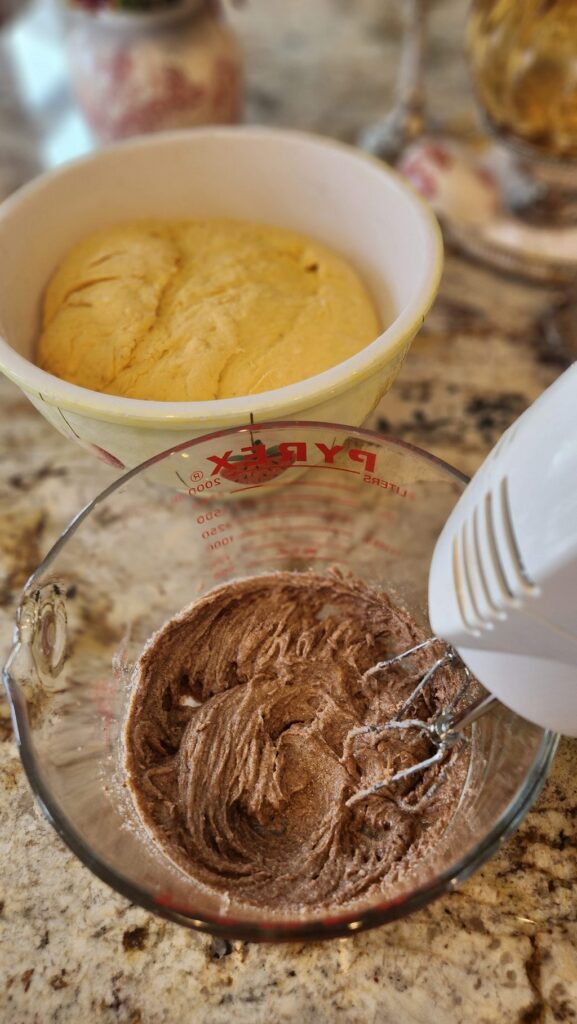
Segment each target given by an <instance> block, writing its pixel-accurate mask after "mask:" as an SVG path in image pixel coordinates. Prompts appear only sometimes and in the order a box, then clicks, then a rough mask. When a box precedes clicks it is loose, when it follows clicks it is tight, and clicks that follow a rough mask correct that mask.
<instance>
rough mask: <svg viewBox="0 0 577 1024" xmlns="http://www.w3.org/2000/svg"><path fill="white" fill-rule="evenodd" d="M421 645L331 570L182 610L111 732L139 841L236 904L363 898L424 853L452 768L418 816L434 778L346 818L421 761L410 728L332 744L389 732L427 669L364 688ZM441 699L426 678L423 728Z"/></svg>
mask: <svg viewBox="0 0 577 1024" xmlns="http://www.w3.org/2000/svg"><path fill="white" fill-rule="evenodd" d="M422 639H424V634H423V633H422V631H421V630H420V629H419V628H418V627H417V626H416V625H415V623H414V622H413V621H412V620H411V618H410V617H409V616H408V615H407V614H406V613H405V612H404V611H401V610H400V609H399V608H397V607H395V606H394V605H392V604H391V602H390V601H389V599H388V598H387V596H386V595H385V594H384V593H382V592H381V591H379V590H376V589H371V588H370V587H368V586H367V585H366V584H364V583H362V582H361V581H360V580H358V579H355V578H354V577H343V576H341V575H340V574H339V573H337V572H332V573H328V574H327V575H326V576H321V575H316V574H314V573H312V572H310V573H289V572H283V573H278V574H272V575H267V576H258V577H251V578H248V579H242V580H238V581H236V582H234V583H229V584H226V585H225V586H222V587H220V588H218V589H216V590H213V591H212V592H211V593H209V594H207V595H206V596H205V597H204V598H202V600H200V601H198V602H197V603H196V604H194V605H193V606H192V607H190V608H188V609H187V610H185V611H183V612H181V613H180V614H179V615H177V616H176V617H175V618H173V619H172V620H171V621H170V622H168V623H167V625H166V626H164V628H163V629H161V630H160V632H158V633H157V634H156V635H155V636H154V637H153V639H152V641H151V642H150V643H149V645H148V646H147V647H146V649H145V651H144V653H143V655H142V657H141V659H140V662H139V665H138V671H137V678H136V684H135V691H134V695H133V698H132V703H131V707H130V711H129V716H128V720H127V725H126V734H125V739H126V767H127V771H128V777H129V782H130V786H131V789H132V794H133V798H134V800H135V802H136V805H137V807H138V810H139V812H140V815H141V817H142V819H143V821H144V823H145V825H146V828H147V829H148V831H149V832H150V833H151V835H152V836H153V838H154V839H155V840H156V841H158V842H159V843H160V844H161V846H162V848H163V849H164V851H165V852H166V854H167V855H168V856H169V857H170V858H171V860H172V861H174V862H175V863H176V864H177V865H179V867H180V868H182V869H183V870H184V871H185V872H187V873H188V874H189V875H191V876H192V877H193V878H194V879H196V880H197V881H198V882H200V883H202V884H203V885H205V886H207V887H209V888H210V889H212V890H213V891H216V892H217V893H219V894H221V895H222V896H225V897H229V898H230V899H232V900H234V902H235V903H244V904H250V905H252V906H257V907H261V908H263V909H266V910H268V911H271V912H274V911H275V910H276V911H279V910H282V911H294V912H297V913H298V911H299V910H301V911H302V910H305V909H306V908H314V907H327V908H332V907H334V908H337V907H342V906H343V905H345V904H350V903H352V902H354V901H356V900H358V899H361V898H362V899H366V898H377V897H378V894H379V892H380V891H383V889H384V887H385V886H386V885H387V884H388V883H390V882H391V881H394V880H395V879H396V878H398V877H399V876H401V875H402V874H403V873H404V872H406V870H407V869H408V868H410V867H411V866H412V865H413V866H414V864H415V863H416V862H417V861H418V860H419V859H420V858H422V857H423V856H424V855H425V854H426V853H427V851H428V850H430V849H431V847H432V846H434V844H435V842H436V840H438V838H439V836H440V835H441V834H442V833H443V831H444V830H445V828H446V826H447V823H448V821H449V819H450V818H451V816H452V814H453V811H454V808H455V806H456V804H457V802H458V799H459V795H460V791H461V789H462V785H463V781H464V774H465V770H466V764H465V759H464V758H461V759H460V760H457V761H456V762H455V764H454V765H453V766H452V768H451V771H450V772H448V773H447V779H446V781H444V782H443V785H441V786H439V788H438V789H437V791H436V792H435V793H434V794H433V795H432V796H431V798H430V799H429V800H428V801H427V802H426V803H425V804H424V806H423V808H422V809H420V810H419V811H418V812H417V813H415V812H411V807H410V805H411V804H416V803H417V801H418V800H419V797H420V796H421V795H422V792H423V790H424V789H425V788H428V787H430V786H431V783H432V781H434V778H435V777H436V774H437V772H438V770H439V769H437V768H433V769H430V770H429V771H428V772H427V773H425V774H424V775H422V774H419V775H417V776H416V777H413V778H412V779H408V780H405V781H403V782H402V783H395V784H394V785H393V786H391V787H390V789H385V790H381V791H380V792H379V793H378V794H377V795H374V796H371V797H369V798H368V799H365V800H363V801H360V802H358V803H356V804H354V805H353V806H352V807H350V808H349V807H347V806H346V801H347V799H348V798H349V797H350V796H352V795H353V794H354V793H355V792H357V791H358V790H359V789H362V788H364V787H366V786H369V785H371V783H372V782H376V781H378V780H380V779H383V778H386V777H387V776H388V775H390V774H392V773H393V772H394V771H397V770H398V769H399V768H401V767H403V766H407V765H409V764H412V763H414V762H415V761H420V760H422V759H423V758H425V757H427V756H429V755H430V754H431V753H432V750H431V746H430V743H429V741H428V740H426V739H425V738H423V737H422V736H421V735H420V734H419V733H418V732H417V731H416V730H413V729H411V730H409V731H408V732H401V733H398V732H392V731H391V732H380V733H369V734H364V735H361V736H355V737H350V736H349V735H348V734H349V733H350V731H351V730H352V729H354V728H356V727H358V726H359V725H365V724H371V723H382V722H387V721H388V720H389V719H390V718H391V717H392V716H393V715H394V714H395V711H396V710H397V709H398V707H399V706H400V704H401V703H402V700H403V699H404V697H406V696H407V694H408V693H409V692H410V690H411V689H412V685H414V682H415V676H416V671H417V670H420V671H423V670H424V668H425V667H427V666H428V665H430V664H431V663H432V661H433V660H434V658H435V654H434V653H432V652H427V653H425V654H421V655H418V656H416V657H415V659H414V661H413V669H414V671H412V672H410V673H407V672H406V670H404V669H402V668H399V667H395V668H394V669H391V670H387V672H386V673H379V675H378V676H376V677H369V678H368V679H367V680H365V679H363V673H364V672H365V671H366V670H367V669H368V668H370V667H371V666H372V665H374V664H375V663H376V662H377V661H380V660H383V659H384V658H387V657H389V656H390V655H391V654H394V653H398V652H399V651H401V650H404V649H406V648H407V647H411V646H412V645H414V644H415V643H417V642H419V641H420V640H422ZM456 686H457V681H456V679H455V678H454V676H453V675H452V673H451V672H450V671H447V670H444V671H443V672H439V673H437V674H436V680H435V683H434V685H433V686H432V687H431V688H429V689H428V693H427V696H426V698H420V699H419V700H418V702H417V706H416V707H415V709H414V713H415V714H416V715H417V716H418V717H424V718H425V719H426V718H428V717H429V716H430V715H431V714H433V713H434V712H435V710H436V708H437V707H439V706H440V705H441V704H442V703H443V701H444V700H445V699H446V698H447V696H448V694H449V693H451V692H453V691H454V690H455V688H456ZM399 801H400V802H399ZM401 803H402V806H401Z"/></svg>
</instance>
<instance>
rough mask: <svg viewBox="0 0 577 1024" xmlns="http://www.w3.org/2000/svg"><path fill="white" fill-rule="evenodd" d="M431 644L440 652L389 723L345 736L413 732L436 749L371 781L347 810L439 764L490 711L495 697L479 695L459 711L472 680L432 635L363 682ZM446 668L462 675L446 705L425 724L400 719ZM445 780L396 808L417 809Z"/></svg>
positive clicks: (370, 671)
mask: <svg viewBox="0 0 577 1024" xmlns="http://www.w3.org/2000/svg"><path fill="white" fill-rule="evenodd" d="M435 644H437V645H439V646H442V648H443V653H442V654H441V656H440V657H438V658H437V659H436V660H435V661H434V662H433V664H432V665H431V667H430V668H428V669H426V671H425V672H424V673H423V675H422V676H421V678H420V679H419V681H418V683H417V685H416V686H415V688H414V689H413V690H412V692H411V693H410V694H409V696H408V697H407V699H406V700H405V701H404V702H403V704H402V705H401V707H400V708H399V710H398V711H397V713H396V715H395V717H394V718H392V719H391V720H390V721H389V722H383V723H382V724H381V723H379V724H375V725H362V726H359V727H358V728H356V729H351V731H350V732H349V733H348V736H347V740H352V739H353V738H354V737H355V736H362V735H366V734H368V733H372V734H378V733H380V732H387V731H388V730H390V729H398V730H407V729H417V730H418V731H419V732H420V733H422V734H425V735H426V736H427V737H428V738H429V740H431V742H432V743H433V745H434V746H435V747H436V751H435V753H434V754H432V755H431V757H428V758H426V759H425V760H424V761H418V762H417V763H416V764H413V765H410V766H409V767H408V768H402V769H401V770H400V771H398V772H395V773H394V774H393V775H391V777H390V778H388V779H382V780H381V781H380V782H375V783H373V785H372V786H368V787H367V788H366V789H361V790H359V791H358V793H355V794H354V795H353V796H351V797H349V799H348V800H347V807H352V806H354V804H356V803H358V802H359V801H360V800H364V799H366V798H367V797H369V796H373V794H375V793H378V792H379V791H380V790H382V789H387V788H389V787H390V786H392V785H394V783H395V782H400V780H401V779H406V778H408V777H409V776H410V775H416V774H417V773H418V772H424V771H426V770H427V769H428V768H432V767H433V765H436V764H440V763H441V762H443V761H444V760H445V759H446V758H447V757H448V755H449V754H450V752H451V751H453V750H454V749H455V748H456V747H457V746H458V745H463V744H464V743H465V737H464V735H463V734H464V730H465V729H466V728H467V726H468V725H471V724H472V723H473V722H475V721H476V720H477V719H478V718H480V717H481V715H484V714H485V713H486V712H487V711H489V710H490V708H492V707H493V706H494V705H496V704H497V703H498V702H497V698H496V697H493V696H492V695H491V694H483V695H482V696H480V697H478V698H477V699H476V700H474V701H472V702H471V703H469V704H468V705H466V706H465V707H464V708H461V709H459V705H460V704H461V702H462V701H463V700H464V698H465V697H466V695H467V692H468V691H469V689H470V687H471V685H472V684H473V683H474V682H475V680H474V678H473V676H472V675H471V673H470V672H469V669H468V668H467V666H466V665H465V664H464V662H463V661H462V660H461V658H460V657H459V655H458V654H457V651H456V650H455V648H454V647H451V645H450V644H447V643H445V642H444V641H443V640H440V639H439V637H436V636H433V637H429V639H427V640H423V641H422V643H419V644H416V645H415V646H414V647H411V648H409V649H408V650H406V651H402V653H401V654H396V655H395V656H394V657H393V658H387V660H386V661H379V662H377V664H376V665H373V666H372V667H371V668H369V669H367V671H366V672H365V673H364V675H363V680H366V679H369V678H371V677H372V676H377V675H379V673H380V672H384V671H386V670H387V669H391V668H393V667H394V666H395V665H400V664H401V663H402V662H403V661H405V660H406V659H408V658H410V657H411V656H412V655H414V654H417V653H418V652H419V651H425V650H427V649H428V648H430V647H433V646H434V645H435ZM449 665H451V666H453V668H455V669H456V670H457V671H459V672H460V673H461V674H462V676H463V683H462V685H461V686H460V687H459V689H458V690H457V692H456V693H455V694H454V695H453V697H452V698H451V700H450V701H449V703H448V704H447V705H446V706H445V707H444V708H443V709H442V711H440V712H438V713H437V714H436V715H435V716H434V717H433V718H432V719H431V720H430V721H428V722H425V721H424V720H423V719H420V718H403V715H405V714H406V713H407V711H409V709H410V708H411V707H412V706H413V705H414V704H415V702H416V700H417V699H418V698H419V697H420V696H421V695H422V694H423V692H424V690H425V688H426V687H427V685H428V684H429V683H430V682H431V680H432V679H433V677H434V676H435V674H436V673H437V672H438V671H439V670H440V669H442V668H445V667H447V666H449ZM445 777H446V773H444V772H441V773H440V774H439V775H438V776H437V777H436V778H435V780H434V782H433V784H432V785H431V786H429V788H428V789H427V790H426V792H425V793H424V794H423V796H422V797H421V798H420V799H419V800H418V801H417V802H415V803H413V804H411V803H408V802H407V801H406V800H403V799H402V798H398V799H397V803H398V805H399V806H400V807H402V809H403V810H406V811H410V812H413V813H414V812H416V811H418V810H420V808H421V807H422V806H423V803H424V802H425V801H426V800H429V799H430V798H431V797H432V796H433V793H435V792H436V791H437V789H438V787H439V786H440V785H441V783H442V782H443V781H444V779H445Z"/></svg>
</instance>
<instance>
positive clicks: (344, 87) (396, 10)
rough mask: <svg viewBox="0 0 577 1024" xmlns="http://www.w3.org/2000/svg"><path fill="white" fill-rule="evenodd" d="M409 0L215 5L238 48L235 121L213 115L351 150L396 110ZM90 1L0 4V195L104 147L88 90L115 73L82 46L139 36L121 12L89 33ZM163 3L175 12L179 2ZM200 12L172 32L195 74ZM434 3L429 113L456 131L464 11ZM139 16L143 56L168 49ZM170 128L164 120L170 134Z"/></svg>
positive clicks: (460, 1)
mask: <svg viewBox="0 0 577 1024" xmlns="http://www.w3.org/2000/svg"><path fill="white" fill-rule="evenodd" d="M120 2H121V0H120ZM157 2H158V0H157ZM117 3H118V0H117ZM404 3H405V0H290V2H287V0H237V3H235V4H233V3H231V2H229V0H223V4H222V7H221V8H220V9H219V10H217V9H216V4H215V2H214V0H210V2H209V15H208V16H209V17H211V18H216V19H218V20H219V22H220V21H221V20H222V19H223V18H224V19H225V21H226V23H227V24H228V26H229V27H230V29H231V30H232V32H233V33H234V36H235V37H236V39H237V40H238V44H239V47H240V58H239V59H240V62H241V66H242V73H243V76H244V91H243V96H242V99H241V102H240V104H239V107H238V111H237V113H234V112H233V113H231V111H230V110H229V114H228V116H226V114H225V115H224V116H222V112H221V117H220V119H221V120H238V119H241V120H244V121H247V122H253V123H254V122H256V123H263V124H276V125H283V126H292V127H296V128H303V129H310V130H313V131H319V132H322V133H324V134H327V135H333V136H336V137H338V138H341V139H343V140H346V141H349V142H356V141H357V140H358V139H359V137H360V136H361V135H362V132H363V131H364V130H365V128H366V127H367V126H369V125H370V124H371V123H373V122H375V121H378V120H379V119H381V118H382V117H383V116H384V115H385V114H386V113H387V112H388V110H389V109H390V108H391V107H392V105H393V104H394V99H395V85H396V80H397V75H398V72H399V56H400V43H401V38H402V30H403V13H404V12H403V5H404ZM97 4H98V0H84V2H83V0H78V2H77V3H76V4H74V3H72V2H71V3H69V4H68V5H67V4H66V3H65V2H64V0H29V2H24V0H0V25H1V27H0V198H2V196H4V195H7V194H8V193H9V192H10V191H11V190H13V189H14V188H16V187H18V185H20V184H22V183H23V182H24V181H26V180H27V179H28V178H30V177H31V176H32V175H33V174H35V173H37V172H38V171H39V170H40V169H44V168H47V167H51V166H54V165H56V164H59V163H61V162H62V161H65V160H67V159H70V158H72V157H75V156H77V155H79V154H82V153H85V152H87V151H89V150H90V149H91V148H93V147H94V146H96V145H99V144H101V143H102V141H104V140H103V138H102V133H101V132H100V133H99V132H98V131H96V132H95V130H94V125H93V124H91V123H89V122H90V120H91V117H90V113H88V115H87V99H86V97H87V95H88V93H92V95H93V96H96V93H95V90H96V89H97V86H98V82H97V81H96V78H97V75H98V74H100V76H101V77H102V75H105V74H106V73H108V75H109V77H110V66H108V72H107V71H106V69H103V67H102V65H101V66H100V71H99V72H98V70H97V69H96V70H95V65H94V63H93V64H92V65H89V63H88V57H89V56H90V55H88V54H87V50H88V49H94V48H96V47H97V46H100V47H101V49H102V47H109V48H110V46H117V47H118V45H120V44H122V46H124V47H125V48H126V46H129V47H130V46H133V45H134V34H133V33H132V34H131V32H132V30H131V29H130V28H129V29H127V28H126V26H125V25H124V24H123V20H124V21H126V19H127V15H126V14H124V15H123V14H122V12H121V11H119V10H115V11H109V12H104V18H105V21H106V24H104V23H103V24H102V26H101V27H100V28H98V29H96V28H95V26H97V25H100V23H101V19H102V12H101V11H98V12H96V14H97V15H98V16H97V17H95V11H94V7H95V6H96V5H97ZM167 6H168V7H172V9H173V10H174V8H175V4H174V3H173V4H172V5H171V4H168V5H167ZM177 6H178V5H177ZM197 6H198V4H197V3H192V4H191V6H190V11H189V19H188V21H186V20H185V21H184V22H182V21H181V22H180V24H179V26H176V25H175V26H174V31H175V32H176V33H177V35H176V36H175V38H178V40H179V42H178V45H182V35H183V32H189V35H190V44H191V47H193V48H195V52H194V55H193V60H194V61H196V68H198V66H199V62H200V63H202V61H203V59H208V58H207V57H206V55H207V52H208V49H210V45H212V44H209V43H207V40H206V38H205V37H199V35H198V31H199V30H198V17H199V13H200V15H201V16H204V15H203V12H202V11H201V12H199V11H198V10H197ZM430 6H431V8H432V9H431V19H430V38H429V44H428V51H427V94H428V100H429V107H430V111H431V115H432V116H433V117H434V118H435V119H437V121H440V122H441V123H442V124H443V125H449V126H450V125H456V124H458V126H459V128H460V130H461V131H462V130H463V123H464V122H467V121H468V120H469V121H471V123H473V121H474V113H473V103H472V91H471V87H470V83H469V76H468V73H467V68H466V64H465V58H464V55H463V39H464V25H465V16H466V11H467V3H466V0H440V2H436V3H432V4H431V5H430ZM72 8H75V9H72ZM405 13H406V11H405ZM141 17H142V19H143V20H144V19H145V18H146V17H148V18H149V24H148V25H146V46H147V47H148V51H149V52H151V50H152V49H153V48H154V47H155V46H157V45H158V44H159V42H160V41H162V45H163V46H165V45H166V43H167V40H168V45H170V39H169V34H170V31H171V26H170V25H168V26H167V25H166V24H163V23H162V16H161V15H160V16H159V15H158V13H157V14H156V15H154V14H149V15H148V16H147V15H142V16H141ZM155 17H156V18H157V22H156V23H154V18H155ZM132 20H134V18H133V19H132ZM104 32H105V33H106V38H105V39H104V38H103V33H104ZM82 33H84V34H82ZM167 33H168V35H167ZM203 54H204V57H203ZM79 58H81V60H82V62H83V65H82V67H81V71H80V73H81V74H84V76H85V78H86V80H87V84H85V88H84V93H83V92H82V89H79V88H78V64H79ZM75 62H76V71H75ZM117 64H118V59H117ZM139 73H140V72H139ZM74 75H76V79H75V88H74V90H73V88H72V84H71V83H72V80H73V78H74ZM140 86H141V91H142V90H143V89H145V88H146V83H145V82H143V81H142V75H141V82H140ZM79 97H80V98H79ZM95 102H96V103H97V104H98V102H99V100H98V99H96V100H95ZM103 108H104V112H106V109H107V103H106V100H101V101H100V110H101V111H102V110H103ZM200 116H201V117H202V116H204V120H205V122H206V121H210V120H211V115H210V110H206V111H205V112H204V115H200ZM215 119H219V118H215ZM171 126H172V124H171V123H170V122H169V121H168V122H167V127H171ZM100 127H102V126H100ZM157 127H158V122H157V124H156V128H157Z"/></svg>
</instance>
